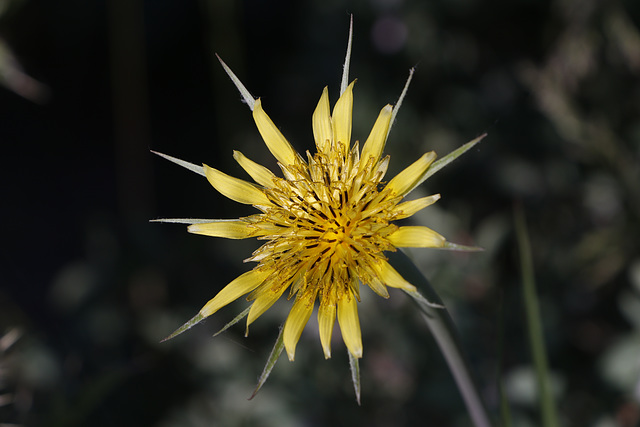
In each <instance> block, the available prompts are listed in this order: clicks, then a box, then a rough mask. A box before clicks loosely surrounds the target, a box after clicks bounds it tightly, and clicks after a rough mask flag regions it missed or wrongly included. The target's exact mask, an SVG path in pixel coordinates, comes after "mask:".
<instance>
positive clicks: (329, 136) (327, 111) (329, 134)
mask: <svg viewBox="0 0 640 427" xmlns="http://www.w3.org/2000/svg"><path fill="white" fill-rule="evenodd" d="M312 124H313V139H315V141H316V147H317V148H318V152H321V153H327V152H328V151H329V150H330V149H331V141H333V130H332V128H331V108H330V106H329V90H328V89H327V88H326V87H325V88H324V90H323V91H322V96H321V97H320V101H318V106H317V107H316V110H315V111H314V112H313V119H312Z"/></svg>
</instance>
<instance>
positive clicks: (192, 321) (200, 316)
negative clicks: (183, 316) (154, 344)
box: [160, 313, 205, 342]
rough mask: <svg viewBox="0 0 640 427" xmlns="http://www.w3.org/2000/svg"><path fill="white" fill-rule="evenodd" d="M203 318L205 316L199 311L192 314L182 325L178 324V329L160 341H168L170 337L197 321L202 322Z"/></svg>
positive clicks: (189, 327)
mask: <svg viewBox="0 0 640 427" xmlns="http://www.w3.org/2000/svg"><path fill="white" fill-rule="evenodd" d="M204 319H205V317H204V316H203V315H202V314H200V313H198V314H196V315H195V316H193V317H192V318H191V320H189V321H188V322H187V323H185V324H184V325H182V326H180V327H179V328H178V329H176V330H175V331H173V333H172V334H171V335H169V336H168V337H166V338H165V339H163V340H162V341H160V342H165V341H169V340H170V339H172V338H175V337H177V336H178V335H180V334H181V333H183V332H184V331H186V330H187V329H191V327H192V326H195V325H197V324H198V323H200V322H202V321H203V320H204Z"/></svg>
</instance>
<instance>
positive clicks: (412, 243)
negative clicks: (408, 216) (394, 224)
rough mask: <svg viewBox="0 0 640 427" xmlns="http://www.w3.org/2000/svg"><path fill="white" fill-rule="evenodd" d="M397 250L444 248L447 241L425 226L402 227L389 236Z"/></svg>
mask: <svg viewBox="0 0 640 427" xmlns="http://www.w3.org/2000/svg"><path fill="white" fill-rule="evenodd" d="M387 239H389V241H390V242H391V244H392V245H393V246H395V247H397V248H443V247H444V246H445V243H446V239H445V238H444V237H442V236H441V235H440V234H438V233H436V232H435V231H433V230H432V229H430V228H427V227H423V226H408V227H400V228H398V229H397V230H396V231H394V232H393V233H391V234H389V235H388V236H387Z"/></svg>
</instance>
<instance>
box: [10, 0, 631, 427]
mask: <svg viewBox="0 0 640 427" xmlns="http://www.w3.org/2000/svg"><path fill="white" fill-rule="evenodd" d="M350 13H353V14H354V21H355V28H354V48H353V49H354V50H353V57H352V65H351V76H352V78H358V83H357V85H356V89H355V107H354V132H353V135H354V139H359V140H360V141H362V140H364V139H365V138H366V135H367V134H368V130H369V129H370V127H371V125H372V124H373V121H374V120H375V117H376V115H377V112H378V111H379V109H380V108H381V107H382V106H383V105H384V104H386V103H393V102H395V100H396V99H397V96H398V95H399V93H400V92H401V90H402V87H403V85H404V82H405V79H406V77H407V74H408V70H409V68H411V67H412V66H414V65H417V71H416V74H415V76H414V80H413V83H412V86H411V88H410V91H409V94H408V95H407V97H406V99H405V102H404V105H403V107H402V109H401V111H400V114H399V115H398V118H397V121H396V124H395V127H394V129H393V131H392V133H391V136H390V138H389V144H388V146H387V152H388V153H389V154H391V156H392V161H391V166H390V174H389V176H393V174H395V173H396V172H398V171H399V170H401V169H402V168H403V166H406V165H407V164H409V163H410V162H412V161H413V160H415V159H416V158H417V157H418V156H420V155H421V154H422V153H424V152H426V151H429V150H432V149H435V150H436V151H437V152H438V154H439V155H441V156H442V155H444V154H446V153H448V152H449V151H451V150H452V149H455V148H456V147H458V146H459V145H461V144H463V143H464V142H466V141H468V140H471V139H473V138H474V137H476V136H478V135H480V134H482V133H483V132H488V133H489V136H488V137H487V138H486V139H485V140H484V141H483V142H482V143H481V144H480V145H478V146H477V148H474V149H473V150H472V151H470V152H469V153H467V154H465V155H464V156H463V157H462V158H461V159H459V160H457V161H456V162H455V163H454V164H452V165H451V166H449V167H447V168H446V169H444V170H443V171H441V172H439V173H438V174H437V175H436V176H434V177H433V178H431V179H430V180H429V181H428V182H427V183H425V185H424V186H423V187H422V188H421V189H420V190H416V197H417V196H419V195H427V194H430V193H441V194H442V200H441V201H439V202H438V204H437V205H436V206H433V207H430V208H428V209H426V210H425V211H424V212H423V213H421V214H420V215H417V216H416V217H417V218H416V223H420V224H424V225H428V226H431V227H433V228H434V229H436V230H438V231H440V232H441V233H442V234H444V235H445V236H446V237H447V238H448V239H449V240H451V241H454V242H459V243H464V244H477V245H480V246H483V247H484V248H485V249H486V250H485V251H484V252H483V253H474V254H457V253H451V252H444V253H443V252H437V251H433V250H419V251H411V253H410V255H411V256H412V257H413V258H414V260H415V261H416V263H417V264H418V265H419V266H420V267H421V269H422V270H423V272H424V273H425V275H426V276H427V277H428V278H429V279H430V280H431V282H432V283H433V285H434V287H435V288H436V289H437V290H438V292H440V294H441V295H442V297H443V298H444V299H445V301H446V304H447V307H448V308H449V310H450V311H451V313H452V315H453V317H454V319H455V321H456V323H457V325H458V327H459V329H460V333H461V336H462V340H463V342H464V344H465V348H466V350H467V353H468V357H469V359H470V361H471V364H472V368H473V371H474V373H475V374H476V376H477V379H478V382H479V384H480V389H481V391H482V394H483V397H484V398H485V400H486V402H487V404H488V407H489V409H490V411H491V412H492V413H493V414H495V415H496V416H497V408H498V402H499V398H498V391H497V390H498V383H499V380H501V381H502V383H503V384H504V386H505V388H506V390H507V395H508V397H509V401H510V404H511V412H512V416H513V419H514V423H515V425H522V426H533V425H538V424H539V414H538V412H537V406H536V402H535V381H534V377H533V371H532V368H531V356H530V350H529V345H528V341H527V332H526V327H525V321H524V315H523V304H522V293H521V289H520V286H521V281H520V276H519V275H520V271H519V267H518V265H519V259H518V253H517V249H516V248H517V244H516V240H515V234H514V231H513V219H512V218H513V206H514V203H521V204H522V206H523V208H524V211H525V213H526V216H527V219H528V226H529V232H530V235H531V245H532V251H533V255H534V263H535V267H536V279H537V284H538V292H539V296H540V302H541V313H542V318H543V323H544V332H545V337H546V340H547V341H546V344H547V352H548V358H549V362H550V367H551V370H552V374H553V384H554V386H555V392H556V396H557V398H556V402H557V405H558V408H559V413H560V417H561V420H562V422H563V423H565V424H566V425H569V426H591V425H593V426H633V425H636V423H637V422H638V420H639V419H640V409H639V407H638V402H639V401H640V385H639V384H640V383H639V382H638V377H639V374H640V364H639V362H638V361H639V360H640V256H639V252H640V251H639V250H638V248H639V244H638V241H639V239H638V236H640V230H639V226H640V166H639V165H640V121H639V120H638V118H639V114H640V108H639V107H640V84H639V80H638V78H639V75H640V33H639V30H638V28H639V26H640V4H639V3H638V2H635V1H631V0H627V1H605V0H600V1H598V0H583V1H578V0H575V1H571V0H550V1H536V0H516V1H506V0H484V1H483V0H455V1H451V0H434V1H428V2H427V1H418V0H405V1H402V0H369V1H365V0H361V1H346V2H339V1H335V0H332V1H310V2H294V1H283V2H275V1H258V0H252V1H238V2H231V1H213V0H210V1H205V0H202V1H187V0H182V1H167V0H154V1H140V0H113V1H78V0H76V1H71V0H69V1H43V0H22V1H3V2H0V83H2V87H0V143H1V144H2V145H1V147H2V148H1V151H0V153H1V154H0V159H2V167H0V182H1V186H0V189H1V193H0V200H1V202H0V203H2V208H1V209H0V223H1V224H2V233H1V234H2V245H1V249H0V251H1V252H0V274H1V276H0V284H1V290H0V328H2V329H1V330H0V333H2V334H3V336H4V339H3V340H1V341H0V358H1V359H0V364H1V366H0V367H1V368H2V369H0V396H4V398H3V399H1V401H2V406H0V422H5V423H14V424H20V425H29V426H31V425H33V426H75V425H87V426H88V425H91V426H103V425H104V426H114V425H132V426H133V425H135V426H140V425H150V426H151V425H153V426H203V425H225V426H226V425H232V426H234V425H264V426H275V425H278V426H301V425H305V426H320V425H363V426H364V425H366V426H399V425H418V424H422V425H434V426H464V425H469V420H468V418H467V416H466V411H465V409H464V406H463V404H462V401H461V398H460V396H459V393H458V391H457V389H456V387H455V383H454V382H453V380H452V377H451V375H450V373H449V371H448V369H447V367H446V365H445V363H444V361H443V359H442V356H441V355H440V353H439V351H438V348H437V347H436V346H435V344H434V343H433V342H432V340H431V338H430V337H429V334H428V331H427V330H426V328H425V327H424V324H423V322H422V320H421V318H420V316H419V314H418V313H417V311H416V309H415V307H414V306H412V305H411V304H410V302H409V301H408V299H407V298H406V297H405V296H404V295H403V294H402V293H400V292H393V293H392V295H391V298H390V299H389V300H382V299H380V298H377V297H375V296H371V295H372V293H370V292H366V291H365V292H363V294H366V295H364V297H363V298H364V300H363V302H362V304H361V308H360V317H361V323H362V328H363V335H364V337H363V338H364V346H365V356H364V359H363V360H362V362H361V367H362V371H363V372H362V390H363V391H362V400H363V404H362V406H361V407H358V406H357V405H356V403H355V400H354V397H353V389H352V385H351V383H350V374H349V370H348V363H347V357H346V352H345V350H344V346H343V344H342V343H341V342H340V339H339V334H336V335H337V341H336V343H335V345H334V352H333V353H334V357H333V358H332V359H330V360H328V361H325V360H324V358H323V356H322V352H321V348H320V345H319V340H318V338H317V328H314V325H313V324H312V323H313V322H311V324H310V325H309V326H308V327H307V328H306V330H305V333H304V334H303V337H302V339H301V342H300V344H299V346H298V351H297V354H296V361H295V362H294V363H290V362H288V361H287V360H286V358H285V357H282V359H283V360H281V361H279V362H278V364H277V365H276V368H275V369H274V371H273V373H272V375H271V377H270V379H269V381H268V382H267V383H266V385H265V387H264V388H263V390H262V391H261V392H260V393H259V394H258V396H257V397H256V398H255V399H254V400H252V401H247V398H248V397H249V396H250V395H251V392H252V390H253V387H254V385H255V382H256V379H257V376H258V375H259V373H260V372H261V370H262V366H263V364H264V361H265V360H266V358H267V356H268V354H269V351H270V350H271V346H272V344H273V342H274V341H275V338H276V336H277V328H278V325H279V324H280V323H281V322H282V321H283V320H284V318H285V316H286V312H287V309H288V303H287V302H286V301H283V302H282V303H281V304H279V305H276V307H274V308H273V309H272V310H270V311H269V312H267V313H266V314H265V315H264V316H263V317H262V318H261V319H260V320H259V321H257V322H256V323H255V324H254V325H252V329H251V334H250V335H249V337H248V338H244V337H243V335H244V328H243V326H241V325H237V326H235V327H233V328H231V329H230V330H229V331H227V332H225V333H224V334H223V335H221V336H218V337H216V338H211V335H212V334H213V333H214V332H215V331H217V330H218V329H220V328H221V327H222V326H223V325H224V324H225V323H226V322H228V321H229V320H231V319H232V318H233V317H234V316H235V315H236V314H237V313H238V312H240V311H241V310H242V309H243V308H244V307H245V305H246V303H244V301H242V300H240V301H239V302H237V303H235V304H232V305H231V306H230V307H229V308H227V309H224V310H221V311H220V312H219V313H217V314H216V315H215V316H213V317H212V318H211V319H209V320H208V321H207V322H205V323H203V324H202V325H200V326H198V327H196V328H194V329H192V330H190V331H189V332H188V333H186V334H184V335H183V336H181V337H179V338H177V339H175V340H173V341H172V342H168V343H163V344H159V340H160V339H161V338H162V337H164V336H166V335H167V334H168V333H170V332H171V331H173V329H174V328H175V327H177V326H178V325H180V324H181V323H182V322H184V321H186V320H187V319H189V318H190V317H191V316H193V315H194V314H195V313H196V312H197V311H198V310H199V309H200V307H201V306H202V305H203V304H204V303H205V302H206V301H207V300H208V299H209V298H211V297H213V296H214V295H215V293H216V292H217V291H218V290H219V289H220V288H221V287H222V286H223V285H224V284H226V283H227V282H228V281H230V280H231V279H233V278H234V277H235V276H237V275H238V274H240V273H242V272H244V271H246V270H247V269H248V268H250V266H249V265H244V264H243V263H242V260H243V259H245V258H247V257H248V256H249V254H250V253H251V251H252V250H253V249H255V248H256V247H257V245H258V243H257V242H255V241H246V242H245V241H226V240H217V239H210V238H205V237H202V236H195V235H190V234H188V233H186V230H185V227H183V226H179V225H166V224H156V223H149V222H148V220H149V219H152V218H163V217H195V218H233V217H237V216H243V215H248V214H251V213H253V210H252V209H251V208H248V207H247V206H243V205H238V204H236V203H233V202H231V201H228V200H225V199H224V198H223V197H222V196H220V195H219V194H217V193H216V192H215V190H213V189H212V188H211V187H210V186H209V184H208V183H207V182H206V181H205V180H203V179H202V178H201V177H199V176H197V175H194V174H193V173H191V172H189V171H187V170H184V169H181V168H179V167H177V166H175V165H172V164H170V163H169V162H166V161H165V160H163V159H160V158H159V157H156V156H154V155H153V154H151V153H150V152H149V150H150V149H153V150H157V151H161V152H164V153H167V154H170V155H173V156H176V157H179V158H182V159H185V160H187V161H190V162H193V163H198V164H199V163H203V162H206V163H208V164H210V165H212V166H215V167H218V168H220V169H222V170H224V171H226V172H228V173H230V174H232V175H236V176H239V177H244V176H245V175H244V173H243V172H242V171H241V169H240V168H239V167H238V166H237V165H236V164H235V163H234V162H233V160H232V150H234V149H239V150H241V151H242V152H243V153H245V154H246V155H248V156H249V157H251V158H252V159H255V160H258V161H260V162H262V163H265V164H267V165H268V166H270V167H271V168H272V170H276V169H275V162H274V161H273V160H272V159H271V158H270V156H269V155H268V152H267V150H266V149H265V148H264V146H263V144H262V142H261V140H260V138H259V135H258V133H257V131H256V129H255V125H254V124H253V123H252V119H251V115H250V114H249V110H248V108H247V107H246V105H244V104H242V102H240V96H239V95H238V93H237V91H236V89H235V88H234V87H233V84H232V83H231V82H230V81H229V80H228V78H227V77H226V75H225V74H224V71H223V70H222V68H221V67H220V66H219V64H218V63H217V60H216V59H215V56H214V52H217V53H218V54H219V55H220V56H221V57H222V58H223V59H224V60H225V61H226V63H227V64H228V65H229V66H230V67H231V68H232V69H233V70H234V71H235V73H236V74H237V75H238V76H239V77H240V79H241V80H242V81H243V82H244V83H245V84H246V86H247V87H248V88H249V90H250V91H251V92H252V93H253V94H254V95H255V96H260V97H262V99H263V105H264V106H265V109H266V111H268V113H269V114H270V116H271V117H272V118H273V120H274V121H275V123H276V124H277V125H278V126H279V127H280V128H281V129H282V130H283V132H284V134H285V135H286V136H287V137H288V138H289V139H290V140H291V141H292V143H293V145H294V146H295V147H296V148H297V149H298V150H300V151H302V150H306V149H311V148H312V147H313V141H312V133H311V114H312V112H313V109H314V108H315V104H316V103H317V100H318V99H319V96H320V94H321V92H322V88H323V87H324V86H325V85H329V89H330V97H331V100H332V103H333V102H335V100H336V99H337V96H338V89H339V81H340V76H341V70H342V68H341V67H342V62H343V60H344V52H345V48H346V42H347V33H348V25H349V14H350ZM412 197H413V194H412ZM501 316H503V319H504V320H500V318H501ZM501 334H504V344H503V346H502V347H501V346H500V344H499V342H500V340H499V337H500V335H501ZM17 336H19V339H18V340H17V341H16V342H15V344H13V345H12V346H8V343H9V342H10V338H11V337H17Z"/></svg>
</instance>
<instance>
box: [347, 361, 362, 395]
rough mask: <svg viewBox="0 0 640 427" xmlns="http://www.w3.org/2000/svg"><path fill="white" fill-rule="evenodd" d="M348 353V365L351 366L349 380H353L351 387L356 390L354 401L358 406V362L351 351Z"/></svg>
mask: <svg viewBox="0 0 640 427" xmlns="http://www.w3.org/2000/svg"><path fill="white" fill-rule="evenodd" d="M347 353H349V367H350V368H351V381H352V382H353V389H354V391H355V392H356V401H357V402H358V406H360V362H359V361H358V358H357V357H355V356H354V355H353V354H351V352H347Z"/></svg>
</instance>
